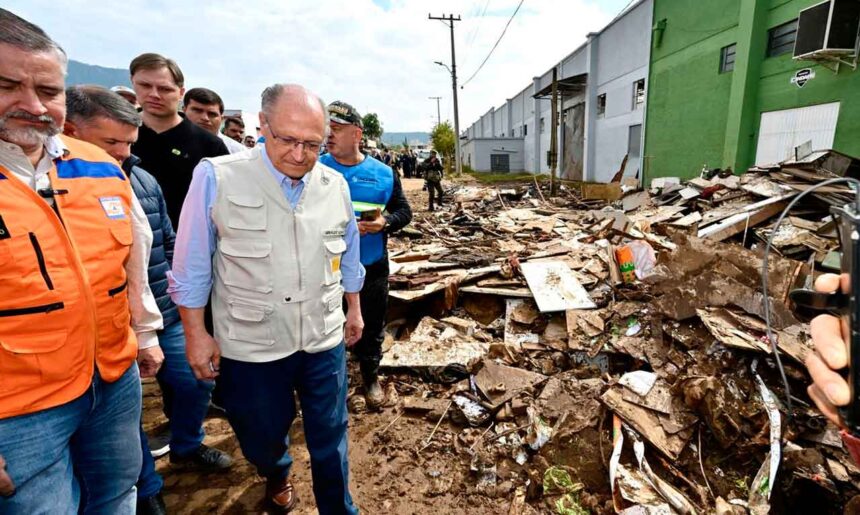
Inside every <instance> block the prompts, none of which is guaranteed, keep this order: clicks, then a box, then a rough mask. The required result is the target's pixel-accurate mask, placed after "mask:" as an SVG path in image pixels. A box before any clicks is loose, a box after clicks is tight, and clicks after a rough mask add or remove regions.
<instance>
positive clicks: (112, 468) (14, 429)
mask: <svg viewBox="0 0 860 515" xmlns="http://www.w3.org/2000/svg"><path fill="white" fill-rule="evenodd" d="M139 425H140V374H139V373H138V370H137V363H132V365H131V367H129V369H128V370H127V371H126V372H125V374H123V375H122V376H121V377H120V378H119V379H118V380H117V381H115V382H113V383H106V382H105V381H103V380H102V379H101V377H100V376H99V374H98V371H96V373H95V375H94V377H93V382H92V385H91V386H90V388H89V389H88V390H87V391H86V392H85V393H84V394H83V395H81V396H80V397H78V398H77V399H75V400H73V401H71V402H67V403H66V404H63V405H61V406H57V407H55V408H50V409H46V410H43V411H38V412H35V413H29V414H27V415H20V416H17V417H11V418H5V419H0V454H2V455H3V457H4V458H6V461H7V463H8V465H7V471H8V472H9V475H10V476H11V477H12V481H14V482H15V485H16V486H17V491H16V493H15V495H14V496H13V497H11V498H9V499H4V498H0V513H2V514H3V515H17V514H21V515H31V514H52V515H54V514H70V515H71V514H77V513H79V512H80V513H87V514H89V513H105V514H111V515H113V514H131V515H133V514H134V512H135V509H136V501H135V489H134V482H135V481H136V480H137V475H138V472H139V471H140V448H139V447H138V445H137V442H138V436H137V431H138V427H139Z"/></svg>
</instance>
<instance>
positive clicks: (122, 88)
mask: <svg viewBox="0 0 860 515" xmlns="http://www.w3.org/2000/svg"><path fill="white" fill-rule="evenodd" d="M110 90H111V91H113V92H114V93H119V94H122V93H126V94H129V95H136V93H135V92H134V90H133V89H131V88H129V87H127V86H114V87H112V88H110Z"/></svg>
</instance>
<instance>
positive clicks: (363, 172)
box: [320, 154, 394, 266]
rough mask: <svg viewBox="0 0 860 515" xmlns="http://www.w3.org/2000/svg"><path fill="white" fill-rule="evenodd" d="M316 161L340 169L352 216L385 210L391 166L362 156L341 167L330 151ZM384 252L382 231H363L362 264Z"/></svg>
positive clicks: (391, 182) (391, 180)
mask: <svg viewBox="0 0 860 515" xmlns="http://www.w3.org/2000/svg"><path fill="white" fill-rule="evenodd" d="M320 162H321V163H322V164H324V165H326V166H328V167H330V168H333V169H334V170H336V171H337V172H340V173H341V174H342V175H343V177H344V179H346V183H347V184H348V185H349V195H350V197H352V207H353V210H354V211H355V216H356V218H360V217H361V213H362V212H363V211H372V210H374V209H379V211H380V212H382V211H384V210H385V206H387V205H388V201H389V200H391V195H392V193H393V192H394V172H393V171H392V170H391V168H390V167H389V166H387V165H385V164H384V163H382V162H380V161H377V160H376V159H373V158H370V157H365V158H364V160H363V161H362V162H361V163H359V164H357V165H355V166H344V165H342V164H340V163H338V162H337V161H336V160H335V159H334V157H333V156H332V155H331V154H325V155H323V156H322V157H320ZM384 255H385V234H383V233H382V232H378V233H376V234H365V235H364V236H362V237H361V239H360V257H361V264H362V265H365V266H367V265H372V264H374V263H376V262H377V261H379V260H380V259H382V257H383V256H384Z"/></svg>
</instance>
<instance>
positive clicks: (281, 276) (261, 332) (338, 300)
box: [210, 148, 353, 363]
mask: <svg viewBox="0 0 860 515" xmlns="http://www.w3.org/2000/svg"><path fill="white" fill-rule="evenodd" d="M210 161H211V163H212V166H213V168H214V171H215V178H216V181H217V193H216V198H215V203H214V204H213V206H212V219H213V221H214V224H215V227H216V229H217V233H218V234H217V244H216V250H215V255H214V256H213V262H212V263H213V275H214V284H213V289H212V314H213V322H214V326H215V340H216V341H217V342H218V344H219V345H220V347H221V354H222V355H223V356H224V357H227V358H229V359H235V360H239V361H250V362H257V363H259V362H266V361H274V360H277V359H281V358H284V357H287V356H289V355H291V354H293V353H294V352H297V351H305V352H322V351H326V350H329V349H331V348H333V347H335V346H337V345H338V344H340V342H341V341H342V340H343V324H344V321H345V317H344V314H343V310H342V307H341V306H342V298H343V287H342V286H341V271H340V260H341V256H342V255H343V253H344V252H345V251H346V242H345V240H344V235H345V233H346V226H347V223H348V222H349V220H350V217H351V216H353V214H352V205H351V203H350V197H349V188H348V186H347V184H346V181H344V179H343V177H342V176H341V175H340V174H338V173H337V172H335V171H334V170H332V169H331V168H328V167H327V166H324V165H322V164H319V163H317V164H316V165H315V166H314V168H313V170H311V171H310V172H308V174H309V175H310V179H309V180H308V182H307V183H306V184H305V187H304V191H303V192H302V196H301V198H300V200H299V202H298V204H296V209H295V211H294V210H293V209H292V207H291V206H290V203H289V201H288V200H287V199H286V197H285V196H284V193H283V192H282V190H281V185H280V184H279V183H278V181H277V180H276V179H275V177H274V176H273V175H272V173H271V172H270V171H269V170H268V169H267V168H266V165H265V163H264V161H263V156H262V149H260V148H257V149H255V150H254V151H253V152H241V153H238V154H233V155H228V156H222V157H218V158H215V159H211V160H210Z"/></svg>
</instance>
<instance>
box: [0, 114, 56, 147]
mask: <svg viewBox="0 0 860 515" xmlns="http://www.w3.org/2000/svg"><path fill="white" fill-rule="evenodd" d="M12 119H18V120H27V121H31V122H41V123H44V124H45V126H44V127H27V128H12V127H9V126H8V125H9V120H12ZM59 133H60V126H59V125H57V122H56V121H55V120H54V119H53V118H51V117H50V116H48V115H46V114H43V115H41V116H34V115H32V114H30V113H28V112H26V111H12V112H9V113H6V114H4V115H2V116H0V140H3V141H6V142H9V143H12V144H13V145H18V146H19V147H22V148H29V147H37V146H41V145H44V144H45V143H46V142H47V141H48V138H50V137H52V136H56V135H57V134H59Z"/></svg>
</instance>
